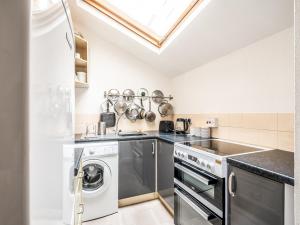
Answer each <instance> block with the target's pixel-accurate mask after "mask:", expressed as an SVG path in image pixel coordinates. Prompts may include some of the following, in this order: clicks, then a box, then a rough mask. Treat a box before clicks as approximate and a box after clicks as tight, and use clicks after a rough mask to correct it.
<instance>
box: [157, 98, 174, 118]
mask: <svg viewBox="0 0 300 225" xmlns="http://www.w3.org/2000/svg"><path fill="white" fill-rule="evenodd" d="M158 112H159V114H160V115H161V116H162V117H165V116H168V115H171V114H173V106H172V105H171V104H170V103H169V102H167V101H163V102H162V103H160V104H159V106H158Z"/></svg>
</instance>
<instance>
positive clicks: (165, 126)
mask: <svg viewBox="0 0 300 225" xmlns="http://www.w3.org/2000/svg"><path fill="white" fill-rule="evenodd" d="M159 131H160V132H163V133H173V132H174V122H173V121H171V120H162V121H160V122H159Z"/></svg>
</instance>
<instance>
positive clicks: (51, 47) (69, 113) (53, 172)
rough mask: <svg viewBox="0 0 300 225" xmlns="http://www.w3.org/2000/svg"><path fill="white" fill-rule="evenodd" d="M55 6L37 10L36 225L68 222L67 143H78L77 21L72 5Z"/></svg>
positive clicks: (32, 190) (33, 85)
mask: <svg viewBox="0 0 300 225" xmlns="http://www.w3.org/2000/svg"><path fill="white" fill-rule="evenodd" d="M44 2H45V1H44ZM50 2H52V3H51V4H49V5H47V7H44V8H41V9H38V10H33V12H32V23H31V40H30V41H31V42H30V79H29V160H30V163H29V165H30V166H29V177H30V182H29V200H30V210H29V213H30V224H31V225H48V224H49V225H50V224H51V225H56V224H63V222H62V220H63V219H62V208H63V207H62V204H63V200H62V186H63V184H62V174H63V145H64V144H70V143H74V136H73V134H74V102H75V101H74V73H75V58H74V55H75V54H74V48H75V46H74V35H73V29H72V21H71V17H70V12H69V9H68V4H67V2H66V1H63V0H57V1H50ZM44 6H45V5H44ZM33 7H34V6H33ZM33 9H34V8H33Z"/></svg>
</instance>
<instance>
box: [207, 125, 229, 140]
mask: <svg viewBox="0 0 300 225" xmlns="http://www.w3.org/2000/svg"><path fill="white" fill-rule="evenodd" d="M211 136H212V137H214V138H221V139H227V140H229V127H218V128H212V133H211Z"/></svg>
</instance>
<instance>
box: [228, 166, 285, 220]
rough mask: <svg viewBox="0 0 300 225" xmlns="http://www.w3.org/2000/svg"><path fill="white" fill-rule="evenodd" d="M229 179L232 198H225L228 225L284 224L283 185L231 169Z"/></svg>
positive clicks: (237, 169)
mask: <svg viewBox="0 0 300 225" xmlns="http://www.w3.org/2000/svg"><path fill="white" fill-rule="evenodd" d="M230 174H231V176H230ZM229 177H232V179H231V181H232V185H231V186H232V188H231V189H230V190H233V194H234V197H233V196H232V195H230V194H229V195H228V196H229V197H228V199H229V201H228V204H229V207H228V220H229V225H254V224H255V225H283V224H284V185H283V184H281V183H278V182H275V181H272V180H270V179H267V178H264V177H261V176H258V175H255V174H252V173H249V172H247V171H245V170H241V169H239V168H236V167H232V166H230V167H229ZM229 183H230V182H229ZM229 186H230V185H229Z"/></svg>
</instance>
